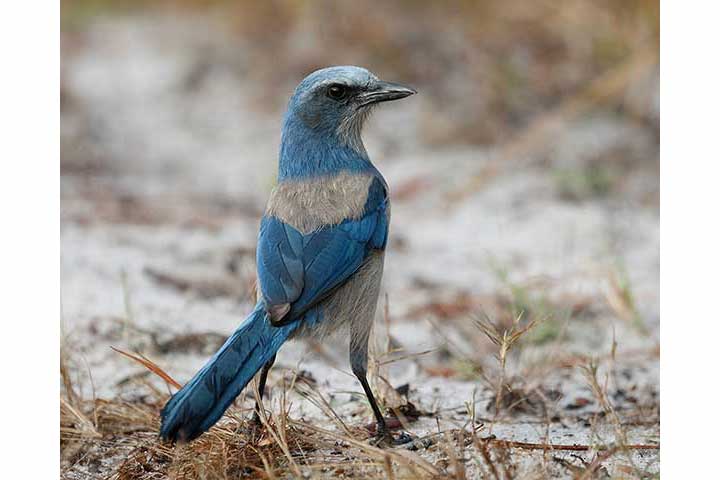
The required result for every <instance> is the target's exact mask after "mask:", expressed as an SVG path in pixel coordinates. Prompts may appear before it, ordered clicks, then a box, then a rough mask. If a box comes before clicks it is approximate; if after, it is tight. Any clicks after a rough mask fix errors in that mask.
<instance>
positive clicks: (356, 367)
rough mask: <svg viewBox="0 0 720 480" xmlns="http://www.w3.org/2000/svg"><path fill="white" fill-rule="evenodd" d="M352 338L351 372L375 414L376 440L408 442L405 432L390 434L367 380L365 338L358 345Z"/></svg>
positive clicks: (394, 442) (409, 439)
mask: <svg viewBox="0 0 720 480" xmlns="http://www.w3.org/2000/svg"><path fill="white" fill-rule="evenodd" d="M354 340H356V339H354V338H352V339H351V340H350V366H351V367H352V371H353V373H354V374H355V376H356V377H357V379H358V380H359V381H360V385H362V387H363V390H364V391H365V395H366V396H367V399H368V402H370V408H372V411H373V414H374V415H375V421H376V422H377V423H376V427H375V432H376V433H375V437H376V441H377V442H378V443H380V442H387V443H390V444H391V445H401V444H404V443H408V442H410V441H411V440H412V439H411V438H410V437H409V436H408V435H407V434H403V435H401V436H400V438H398V439H394V438H393V436H392V435H391V434H390V431H389V430H388V428H387V424H386V423H385V417H384V416H383V414H382V412H381V411H380V407H379V406H378V404H377V401H376V400H375V395H373V392H372V389H371V388H370V384H369V383H368V381H367V357H368V353H367V338H366V339H365V341H364V342H359V343H360V345H358V344H357V343H356V342H355V341H354Z"/></svg>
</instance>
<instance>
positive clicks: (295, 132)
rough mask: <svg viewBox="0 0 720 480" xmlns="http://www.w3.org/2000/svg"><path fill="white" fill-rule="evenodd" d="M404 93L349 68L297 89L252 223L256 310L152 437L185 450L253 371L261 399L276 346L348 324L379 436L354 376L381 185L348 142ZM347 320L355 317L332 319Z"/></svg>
mask: <svg viewBox="0 0 720 480" xmlns="http://www.w3.org/2000/svg"><path fill="white" fill-rule="evenodd" d="M412 93H414V90H412V89H409V88H407V87H403V86H401V85H398V84H392V83H388V82H382V81H380V80H378V79H377V77H375V75H373V74H372V73H370V72H368V71H367V70H365V69H362V68H359V67H331V68H327V69H323V70H319V71H317V72H315V73H313V74H311V75H309V76H308V77H306V78H305V80H303V81H302V82H301V83H300V85H299V86H298V88H297V89H296V91H295V93H294V95H293V97H292V99H291V100H290V103H289V105H288V111H287V114H286V115H285V122H284V126H283V135H282V143H281V148H280V161H279V172H278V187H276V189H275V190H274V191H273V195H272V196H271V200H270V202H269V204H268V211H267V212H266V214H265V215H264V216H263V218H262V220H261V224H260V233H259V237H258V247H257V270H258V287H259V298H258V303H257V305H256V306H255V308H254V310H253V312H252V313H251V314H250V315H249V316H248V317H247V318H246V319H245V321H244V322H243V323H242V324H241V325H240V327H239V328H238V329H237V330H236V331H235V333H233V334H232V335H231V336H230V338H228V340H227V341H226V342H225V344H224V345H223V346H222V348H221V349H220V350H219V351H218V352H217V353H216V354H215V355H214V356H213V357H212V358H211V359H210V361H209V362H208V363H207V364H206V365H205V366H204V367H203V368H202V369H201V370H200V371H199V372H198V373H197V374H196V375H195V376H194V377H193V378H192V379H191V380H190V381H189V382H188V383H187V384H186V385H185V386H184V387H183V388H182V389H181V390H180V391H178V392H177V393H176V394H175V395H174V396H173V397H172V399H171V400H170V401H169V402H168V403H167V405H165V408H164V409H163V411H162V426H161V429H160V436H161V437H162V438H164V439H168V440H172V441H175V440H184V441H189V440H192V439H193V438H196V437H197V436H198V435H200V434H202V433H203V432H204V431H206V430H207V429H209V428H210V427H211V426H212V425H213V424H214V423H215V422H217V420H218V419H219V418H220V417H221V416H222V414H223V412H224V411H225V410H226V409H227V408H228V407H229V406H230V404H231V403H232V402H233V400H234V399H235V397H237V395H238V394H239V393H240V392H241V391H242V389H243V388H245V386H246V385H247V383H248V382H249V381H250V380H251V379H252V378H253V377H254V376H255V374H256V373H257V372H258V371H260V370H261V369H262V375H261V377H260V393H261V395H262V390H263V387H264V384H265V379H266V376H267V371H268V370H269V368H270V366H271V365H272V363H273V361H274V359H275V354H276V353H277V351H278V349H279V348H280V347H281V346H282V344H283V343H284V342H285V341H286V340H287V339H289V338H291V337H292V336H294V335H296V334H298V332H301V331H303V332H314V331H319V329H320V328H321V327H322V329H323V331H330V330H332V328H329V327H332V326H333V324H332V322H337V323H339V322H341V321H349V322H350V325H351V329H350V331H351V364H352V367H353V371H354V372H355V373H356V375H357V376H358V379H359V380H360V382H361V384H362V386H363V389H364V390H365V392H366V394H367V395H368V399H369V401H370V404H371V406H372V408H373V411H374V413H375V416H376V417H377V420H378V431H379V433H385V423H384V419H383V418H382V415H381V413H380V411H379V409H378V407H377V404H376V402H375V400H374V397H373V396H372V392H371V390H370V388H369V386H368V384H367V380H366V378H365V369H366V365H367V335H368V333H369V328H370V324H371V322H372V315H373V313H374V311H375V304H376V302H377V294H378V288H379V282H380V276H381V274H382V251H383V250H384V249H385V246H386V244H387V237H388V225H389V203H388V196H387V185H386V183H385V180H384V179H383V178H382V176H381V175H380V173H379V172H378V171H377V169H376V168H375V167H374V166H373V164H372V163H371V162H370V160H369V158H368V156H367V153H366V151H365V148H364V147H363V145H362V141H361V140H360V137H359V135H360V131H361V128H362V123H363V121H364V120H365V118H366V116H367V113H368V111H369V108H370V107H371V106H372V105H374V104H376V103H378V102H382V101H387V100H394V99H398V98H403V97H406V96H408V95H411V94H412ZM378 262H380V263H378ZM360 305H361V307H359V306H360ZM352 315H356V316H357V318H354V319H346V318H338V317H348V316H352ZM256 408H259V399H258V405H256Z"/></svg>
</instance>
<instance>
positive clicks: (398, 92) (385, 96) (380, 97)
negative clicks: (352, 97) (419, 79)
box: [360, 80, 417, 107]
mask: <svg viewBox="0 0 720 480" xmlns="http://www.w3.org/2000/svg"><path fill="white" fill-rule="evenodd" d="M416 93H417V90H415V89H414V88H410V87H407V86H405V85H401V84H399V83H393V82H384V81H382V80H379V81H377V82H375V83H374V84H373V85H372V86H371V87H370V89H369V90H368V91H366V92H364V93H362V94H361V95H360V106H363V107H364V106H365V105H370V104H372V103H380V102H387V101H390V100H399V99H401V98H405V97H409V96H410V95H414V94H416Z"/></svg>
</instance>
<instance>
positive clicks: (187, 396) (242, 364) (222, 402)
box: [160, 304, 296, 441]
mask: <svg viewBox="0 0 720 480" xmlns="http://www.w3.org/2000/svg"><path fill="white" fill-rule="evenodd" d="M295 327H296V325H295V324H294V323H293V324H289V325H286V326H283V327H279V328H278V327H273V326H272V325H270V322H269V320H268V319H267V318H266V313H265V310H264V309H263V308H262V306H261V305H259V304H258V305H257V306H256V307H255V310H253V312H252V313H251V314H250V315H249V316H248V317H247V318H246V319H245V321H243V323H242V324H241V325H240V327H238V329H237V330H236V331H235V333H233V334H232V335H231V336H230V338H228V339H227V341H226V342H225V344H224V345H223V346H222V347H221V348H220V350H218V352H217V353H216V354H215V355H213V357H212V358H211V359H210V361H209V362H208V363H207V364H206V365H205V366H204V367H203V368H202V369H201V370H200V371H199V372H198V373H196V374H195V376H194V377H193V378H192V380H190V381H189V382H188V383H187V384H186V385H185V386H184V387H183V388H181V389H180V390H179V391H178V392H177V393H176V394H175V395H173V397H172V398H171V399H170V401H168V403H167V404H166V405H165V407H164V408H163V410H162V413H161V418H162V426H161V427H160V437H161V438H163V439H165V440H171V441H178V440H180V441H190V440H192V439H194V438H197V437H198V436H200V434H202V433H203V432H205V431H207V430H208V429H209V428H210V427H212V426H213V425H214V424H215V422H217V421H218V420H219V419H220V417H222V415H223V413H224V412H225V410H227V408H228V407H229V406H230V404H232V402H233V400H235V398H236V397H237V396H238V395H239V394H240V392H241V391H242V390H243V388H245V386H246V385H247V384H248V382H250V380H251V379H252V378H253V377H254V376H255V374H256V373H257V372H258V371H259V370H260V368H262V366H263V365H264V364H265V363H266V362H267V361H268V360H270V358H271V357H272V356H273V355H275V353H277V351H278V350H279V349H280V346H281V345H282V344H283V343H284V342H285V340H287V338H288V336H290V334H291V333H292V331H293V330H294V329H295Z"/></svg>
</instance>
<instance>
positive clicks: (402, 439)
mask: <svg viewBox="0 0 720 480" xmlns="http://www.w3.org/2000/svg"><path fill="white" fill-rule="evenodd" d="M412 441H413V438H412V437H411V436H410V434H409V433H407V432H400V434H399V435H398V436H397V437H396V436H394V435H393V434H392V433H390V432H389V431H388V430H380V431H379V432H378V433H377V434H376V435H374V436H373V437H371V440H370V444H372V445H373V446H375V447H397V446H399V445H406V444H408V443H410V442H412Z"/></svg>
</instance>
